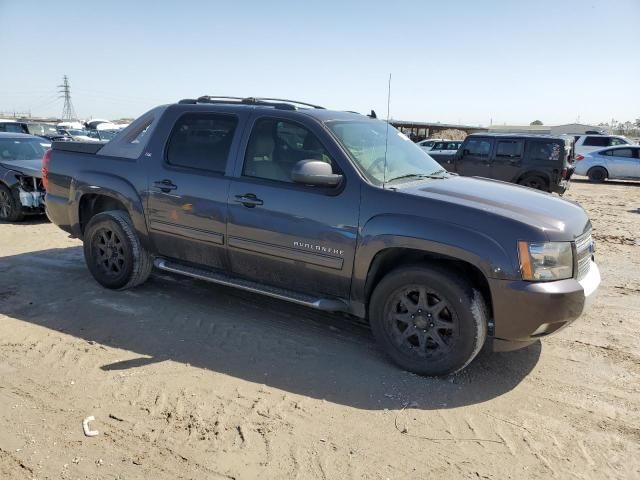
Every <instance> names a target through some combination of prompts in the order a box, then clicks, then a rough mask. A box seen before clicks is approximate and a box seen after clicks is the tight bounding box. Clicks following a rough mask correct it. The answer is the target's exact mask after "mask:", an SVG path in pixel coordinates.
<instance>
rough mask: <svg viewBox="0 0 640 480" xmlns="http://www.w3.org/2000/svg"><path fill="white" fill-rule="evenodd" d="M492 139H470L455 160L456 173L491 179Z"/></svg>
mask: <svg viewBox="0 0 640 480" xmlns="http://www.w3.org/2000/svg"><path fill="white" fill-rule="evenodd" d="M492 148H493V139H491V138H471V139H470V140H469V141H467V142H466V143H465V144H463V146H462V152H460V154H459V156H458V157H457V158H456V172H458V173H459V174H460V175H465V176H467V177H487V178H490V177H491V150H492Z"/></svg>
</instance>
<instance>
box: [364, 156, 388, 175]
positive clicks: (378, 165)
mask: <svg viewBox="0 0 640 480" xmlns="http://www.w3.org/2000/svg"><path fill="white" fill-rule="evenodd" d="M384 164H385V158H384V157H378V158H376V159H375V160H374V161H373V162H372V163H371V165H369V168H367V169H365V173H366V174H367V175H370V176H372V177H375V175H374V174H373V172H374V171H375V170H376V169H377V170H378V171H381V172H382V174H383V175H384Z"/></svg>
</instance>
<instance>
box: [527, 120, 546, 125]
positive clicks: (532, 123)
mask: <svg viewBox="0 0 640 480" xmlns="http://www.w3.org/2000/svg"><path fill="white" fill-rule="evenodd" d="M529 125H544V123H542V122H541V121H540V120H534V121H533V122H531V123H530V124H529Z"/></svg>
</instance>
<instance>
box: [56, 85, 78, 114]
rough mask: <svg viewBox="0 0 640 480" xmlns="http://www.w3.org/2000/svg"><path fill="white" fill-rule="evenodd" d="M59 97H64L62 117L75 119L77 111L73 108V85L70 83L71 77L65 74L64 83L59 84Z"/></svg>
mask: <svg viewBox="0 0 640 480" xmlns="http://www.w3.org/2000/svg"><path fill="white" fill-rule="evenodd" d="M58 93H59V94H60V96H59V97H58V98H64V107H62V119H63V120H75V119H76V112H75V110H74V109H73V103H71V86H70V85H69V79H68V78H67V76H66V75H65V76H64V80H63V82H62V85H58Z"/></svg>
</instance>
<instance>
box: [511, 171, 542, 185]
mask: <svg viewBox="0 0 640 480" xmlns="http://www.w3.org/2000/svg"><path fill="white" fill-rule="evenodd" d="M527 177H540V178H542V179H543V180H544V181H545V182H547V186H549V185H551V176H550V175H549V174H548V173H547V172H543V171H540V170H526V171H524V172H522V173H521V174H519V175H518V176H517V177H516V178H515V181H514V182H513V183H520V182H521V181H522V180H524V179H525V178H527Z"/></svg>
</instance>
